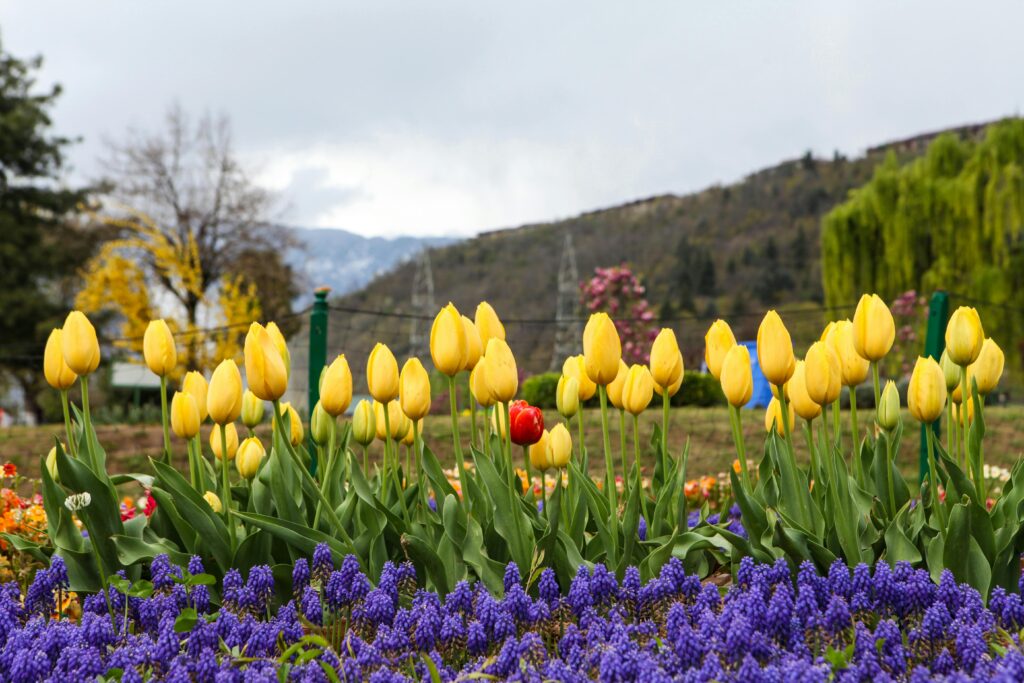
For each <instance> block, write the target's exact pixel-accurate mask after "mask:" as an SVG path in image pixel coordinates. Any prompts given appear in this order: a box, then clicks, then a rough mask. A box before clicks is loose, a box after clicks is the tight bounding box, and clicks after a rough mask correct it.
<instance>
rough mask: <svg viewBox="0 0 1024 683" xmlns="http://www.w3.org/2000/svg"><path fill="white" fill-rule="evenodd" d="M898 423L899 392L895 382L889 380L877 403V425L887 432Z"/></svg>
mask: <svg viewBox="0 0 1024 683" xmlns="http://www.w3.org/2000/svg"><path fill="white" fill-rule="evenodd" d="M899 423H900V392H899V390H897V389H896V383H895V382H893V381H892V380H889V381H888V382H886V383H885V389H883V390H882V398H881V400H880V401H879V403H878V426H879V427H881V428H882V429H884V430H885V431H887V432H889V431H892V430H893V429H896V426H897V425H898V424H899Z"/></svg>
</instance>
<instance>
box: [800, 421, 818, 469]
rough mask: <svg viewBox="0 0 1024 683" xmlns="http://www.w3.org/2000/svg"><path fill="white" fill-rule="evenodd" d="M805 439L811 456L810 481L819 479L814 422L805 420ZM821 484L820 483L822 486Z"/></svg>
mask: <svg viewBox="0 0 1024 683" xmlns="http://www.w3.org/2000/svg"><path fill="white" fill-rule="evenodd" d="M804 437H805V438H806V439H807V452H808V453H810V454H811V476H810V477H809V479H810V481H814V480H815V479H817V478H818V453H817V451H816V450H815V449H814V421H813V420H804ZM820 483H821V482H819V485H820Z"/></svg>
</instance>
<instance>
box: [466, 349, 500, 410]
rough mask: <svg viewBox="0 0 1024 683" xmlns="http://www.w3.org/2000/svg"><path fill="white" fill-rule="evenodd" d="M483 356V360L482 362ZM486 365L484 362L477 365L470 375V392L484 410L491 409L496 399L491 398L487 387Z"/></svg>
mask: <svg viewBox="0 0 1024 683" xmlns="http://www.w3.org/2000/svg"><path fill="white" fill-rule="evenodd" d="M482 358H483V357H482V356H481V360H482ZM485 372H486V371H485V370H484V364H483V363H482V362H480V363H477V364H476V367H475V368H473V369H472V370H471V371H470V373H469V391H470V393H472V394H473V398H474V399H475V400H476V402H477V403H479V404H480V405H482V406H483V407H484V408H490V407H491V406H493V405H494V397H493V396H491V390H490V388H489V387H488V386H487V380H486V379H485V377H484V373H485Z"/></svg>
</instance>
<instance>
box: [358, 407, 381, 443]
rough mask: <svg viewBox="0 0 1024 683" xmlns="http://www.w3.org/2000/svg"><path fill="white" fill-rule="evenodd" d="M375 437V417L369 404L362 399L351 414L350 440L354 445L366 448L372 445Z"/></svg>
mask: <svg viewBox="0 0 1024 683" xmlns="http://www.w3.org/2000/svg"><path fill="white" fill-rule="evenodd" d="M375 436H377V420H376V415H375V414H374V411H373V406H372V405H370V402H369V401H367V400H366V399H363V400H362V401H360V402H359V403H358V404H356V409H355V411H354V412H353V413H352V438H353V439H355V441H356V443H358V444H360V445H362V446H368V445H370V444H371V443H373V439H374V437H375Z"/></svg>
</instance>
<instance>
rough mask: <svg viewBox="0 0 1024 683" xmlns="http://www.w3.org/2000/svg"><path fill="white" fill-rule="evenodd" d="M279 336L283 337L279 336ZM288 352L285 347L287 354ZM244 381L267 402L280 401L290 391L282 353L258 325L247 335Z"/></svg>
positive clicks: (253, 325) (255, 324)
mask: <svg viewBox="0 0 1024 683" xmlns="http://www.w3.org/2000/svg"><path fill="white" fill-rule="evenodd" d="M277 334H278V336H279V337H280V332H278V333H277ZM281 341H282V342H283V341H284V339H283V337H282V338H281ZM287 351H288V349H287V347H285V350H284V353H287ZM245 378H246V380H248V382H249V389H250V390H251V391H252V393H254V394H256V396H257V397H259V398H262V399H263V400H264V401H277V400H279V399H280V398H281V397H282V396H284V392H285V391H287V390H288V367H287V365H286V364H285V361H284V357H283V355H282V351H281V350H280V347H279V346H278V344H277V342H275V340H274V337H273V336H272V335H271V334H270V332H269V331H267V328H265V327H263V326H262V325H260V324H259V323H253V324H252V325H251V326H250V327H249V332H248V333H247V334H246V335H245ZM239 401H241V395H239Z"/></svg>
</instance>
